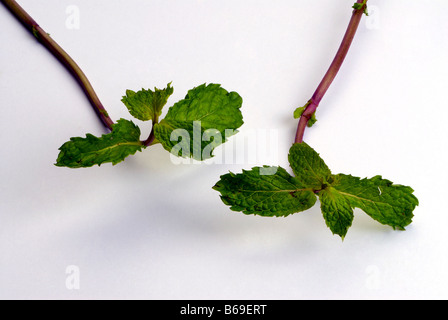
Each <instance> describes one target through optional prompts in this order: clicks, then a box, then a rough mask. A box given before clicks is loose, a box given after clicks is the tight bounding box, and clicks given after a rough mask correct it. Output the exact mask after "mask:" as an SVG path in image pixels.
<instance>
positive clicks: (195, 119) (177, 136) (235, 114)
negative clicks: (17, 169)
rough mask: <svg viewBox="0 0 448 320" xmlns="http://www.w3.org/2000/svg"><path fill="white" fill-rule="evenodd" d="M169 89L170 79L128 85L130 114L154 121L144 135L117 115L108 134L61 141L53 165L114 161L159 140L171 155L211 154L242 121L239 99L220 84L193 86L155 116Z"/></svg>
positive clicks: (199, 156)
mask: <svg viewBox="0 0 448 320" xmlns="http://www.w3.org/2000/svg"><path fill="white" fill-rule="evenodd" d="M172 93H173V88H172V87H171V83H169V84H168V85H167V87H166V88H165V89H157V88H155V89H154V91H152V90H145V89H142V90H140V91H138V92H134V91H132V90H127V92H126V96H124V97H123V99H122V102H123V103H124V104H125V106H126V107H127V108H128V110H129V112H130V114H131V115H133V116H134V117H135V118H137V119H139V120H142V121H148V120H152V122H153V124H152V126H153V127H152V131H151V134H150V136H149V137H148V139H146V140H140V129H139V127H138V126H136V125H135V124H134V123H133V122H132V121H128V120H125V119H120V120H119V121H118V122H117V123H116V124H113V125H112V131H111V133H109V134H105V135H103V136H101V137H95V136H93V135H91V134H87V136H86V138H78V137H76V138H71V139H70V141H68V142H66V143H64V144H63V145H62V147H61V148H60V153H59V156H58V159H57V162H56V166H59V167H69V168H83V167H91V166H93V165H101V164H103V163H107V162H110V163H112V164H113V165H115V164H117V163H119V162H121V161H123V160H124V159H125V158H126V157H127V156H129V155H133V154H135V153H136V152H137V151H142V149H146V148H147V147H149V146H152V145H155V144H158V143H160V144H162V146H163V147H164V148H165V149H166V150H167V151H169V152H171V153H173V154H174V155H176V156H181V157H191V158H194V159H195V160H199V161H202V160H206V159H209V158H211V157H212V156H213V150H214V149H215V148H216V147H217V146H219V145H220V144H222V143H224V142H226V138H227V137H228V136H230V135H231V134H234V133H235V130H236V129H238V128H239V127H240V126H241V125H242V124H243V116H242V114H241V111H240V108H241V106H242V103H243V99H242V98H241V97H240V95H239V94H238V93H236V92H230V93H229V92H228V91H227V90H225V89H224V88H222V87H221V85H219V84H208V85H207V84H202V85H200V86H197V87H195V88H193V89H192V90H190V91H189V92H188V94H187V95H186V97H185V99H183V100H181V101H179V102H177V103H176V104H174V105H173V106H172V107H170V108H169V109H168V113H167V115H166V116H165V118H164V119H162V120H161V121H160V122H159V116H160V115H161V114H162V109H163V107H164V106H165V105H166V103H167V101H168V98H169V97H170V96H171V95H172ZM229 132H230V133H229ZM179 151H180V152H179Z"/></svg>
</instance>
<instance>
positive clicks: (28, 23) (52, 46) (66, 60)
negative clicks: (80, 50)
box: [0, 0, 114, 130]
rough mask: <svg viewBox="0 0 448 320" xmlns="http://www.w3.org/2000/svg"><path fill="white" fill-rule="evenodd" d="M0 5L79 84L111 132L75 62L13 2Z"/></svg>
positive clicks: (109, 122) (92, 91) (99, 102)
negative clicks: (3, 6)
mask: <svg viewBox="0 0 448 320" xmlns="http://www.w3.org/2000/svg"><path fill="white" fill-rule="evenodd" d="M0 2H1V3H3V4H4V5H5V7H6V8H7V9H8V10H9V11H10V12H11V13H12V14H13V15H14V16H15V17H16V18H17V19H18V20H19V21H20V22H21V23H22V24H23V26H24V27H25V28H26V29H27V30H28V31H30V32H31V33H32V34H33V35H34V36H35V37H36V38H37V40H38V41H39V42H40V43H41V44H42V45H43V46H44V47H45V48H47V49H48V50H49V51H50V52H51V53H52V54H53V55H54V56H55V57H56V59H58V60H59V62H61V63H62V64H63V65H64V66H65V67H66V68H67V70H68V71H69V72H70V73H71V74H72V76H73V77H74V78H75V79H76V81H77V82H78V83H79V85H80V86H81V88H82V89H83V91H84V93H85V94H86V96H87V98H88V99H89V102H90V104H91V105H92V107H93V108H94V110H95V112H96V114H97V115H98V117H99V118H100V120H101V122H102V123H103V124H104V126H105V127H106V128H108V129H110V130H112V125H113V123H114V122H113V121H112V119H111V118H110V117H109V115H108V113H107V111H106V109H105V108H104V106H103V104H102V103H101V101H100V99H99V98H98V96H97V94H96V93H95V90H93V87H92V85H91V84H90V82H89V80H88V79H87V77H86V75H85V74H84V72H82V70H81V68H80V67H79V66H78V65H77V64H76V63H75V61H74V60H73V59H72V58H71V57H70V56H69V55H68V54H67V53H66V52H65V51H64V50H63V49H62V48H61V47H60V46H59V45H58V44H57V43H56V42H55V41H54V40H53V39H52V38H51V37H50V36H49V35H48V33H46V32H45V31H44V30H43V29H42V28H41V27H40V26H39V25H38V24H37V22H36V21H34V19H33V18H32V17H31V16H30V15H29V14H28V13H27V12H26V11H25V10H24V9H23V8H22V7H21V6H20V5H19V4H18V3H17V2H16V1H14V0H0Z"/></svg>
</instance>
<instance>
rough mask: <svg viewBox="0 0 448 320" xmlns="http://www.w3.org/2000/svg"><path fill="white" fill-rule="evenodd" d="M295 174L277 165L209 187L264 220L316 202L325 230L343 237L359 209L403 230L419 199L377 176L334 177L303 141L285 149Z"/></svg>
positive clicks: (228, 176) (233, 206)
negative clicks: (268, 170)
mask: <svg viewBox="0 0 448 320" xmlns="http://www.w3.org/2000/svg"><path fill="white" fill-rule="evenodd" d="M289 163H290V166H291V168H292V169H293V172H294V175H295V176H292V175H290V174H289V173H288V172H287V171H286V170H285V169H283V168H281V167H278V168H276V169H277V170H276V173H274V174H273V175H262V174H260V168H259V167H255V168H253V169H252V170H250V171H243V173H241V174H234V173H229V174H226V175H223V176H221V180H220V181H219V182H218V183H216V185H215V186H214V187H213V188H214V189H215V190H217V191H219V192H220V193H221V199H222V201H223V202H224V203H225V204H226V205H229V206H230V209H232V210H233V211H241V212H243V213H245V214H253V215H259V216H265V217H284V216H288V215H290V214H293V213H297V212H301V211H304V210H307V209H310V208H311V207H313V206H314V204H315V203H316V201H317V198H319V200H320V204H321V210H322V214H323V217H324V219H325V222H326V224H327V226H328V227H329V228H330V230H331V231H332V232H333V234H337V235H339V236H340V237H341V238H344V237H345V236H346V234H347V231H348V229H349V228H350V226H351V225H352V221H353V218H354V214H353V209H354V208H359V209H362V210H363V211H364V212H365V213H367V214H368V215H369V216H370V217H372V218H373V219H375V220H377V221H378V222H380V223H382V224H384V225H388V226H391V227H392V228H394V229H399V230H404V229H405V227H406V226H408V225H409V224H410V223H411V222H412V218H413V210H414V209H415V207H416V206H417V205H418V199H417V198H416V197H415V196H414V195H413V192H414V191H413V190H412V188H410V187H406V186H402V185H395V184H393V183H392V182H391V181H389V180H386V179H383V178H382V177H381V176H376V177H373V178H371V179H360V178H357V177H353V176H350V175H345V174H332V173H331V171H330V169H329V168H328V167H327V165H326V164H325V162H324V160H323V159H322V158H321V157H320V156H319V154H318V153H317V152H316V151H315V150H314V149H313V148H311V147H310V146H309V145H308V144H306V143H305V142H303V143H295V144H294V145H293V146H292V147H291V149H290V151H289Z"/></svg>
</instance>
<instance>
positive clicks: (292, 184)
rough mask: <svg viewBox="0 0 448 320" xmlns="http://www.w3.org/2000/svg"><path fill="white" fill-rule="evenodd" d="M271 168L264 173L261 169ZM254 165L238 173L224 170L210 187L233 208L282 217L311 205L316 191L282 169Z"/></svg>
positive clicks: (249, 212)
mask: <svg viewBox="0 0 448 320" xmlns="http://www.w3.org/2000/svg"><path fill="white" fill-rule="evenodd" d="M263 169H267V170H266V171H271V172H275V174H271V175H264V174H262V172H263V171H262V170H263ZM274 169H275V170H272V168H268V167H264V168H261V167H255V168H253V169H252V170H249V171H243V173H241V174H233V173H228V174H226V175H223V176H221V180H220V181H219V182H218V183H217V184H216V185H215V186H214V187H213V189H215V190H217V191H219V192H220V193H221V200H222V201H223V202H224V203H225V204H226V205H229V206H230V209H231V210H233V211H242V212H243V213H245V214H255V215H260V216H267V217H285V216H288V215H290V214H292V213H296V212H300V211H304V210H307V209H309V208H311V207H312V206H313V205H314V204H315V203H316V200H317V198H316V195H315V194H314V193H313V192H312V191H311V190H309V189H307V188H305V187H304V185H303V184H302V183H301V182H300V181H299V180H298V179H296V178H294V177H293V176H291V175H290V174H289V173H288V172H287V171H286V170H285V169H283V168H281V167H275V168H274Z"/></svg>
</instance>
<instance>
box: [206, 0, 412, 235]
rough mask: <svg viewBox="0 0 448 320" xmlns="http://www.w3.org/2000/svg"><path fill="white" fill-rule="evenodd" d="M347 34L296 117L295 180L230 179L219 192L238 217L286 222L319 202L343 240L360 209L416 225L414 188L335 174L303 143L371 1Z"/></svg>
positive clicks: (398, 224) (254, 173) (257, 174)
mask: <svg viewBox="0 0 448 320" xmlns="http://www.w3.org/2000/svg"><path fill="white" fill-rule="evenodd" d="M353 8H354V9H355V10H354V11H353V13H352V18H351V20H350V23H349V26H348V28H347V31H346V33H345V35H344V38H343V40H342V43H341V46H340V47H339V50H338V52H337V53H336V56H335V58H334V60H333V62H332V64H331V65H330V68H329V69H328V71H327V73H326V74H325V76H324V78H323V79H322V81H321V82H320V84H319V86H318V87H317V89H316V91H315V92H314V94H313V96H312V97H311V99H310V100H309V101H308V102H307V103H306V104H305V106H303V107H300V108H297V109H296V110H295V111H294V118H296V119H299V123H298V125H297V132H296V137H295V141H294V144H293V145H292V147H291V148H290V150H289V156H288V159H289V163H290V166H291V168H292V171H293V173H294V176H293V175H290V174H289V173H288V172H287V171H286V170H285V169H283V168H281V167H271V168H270V169H271V171H274V172H275V173H274V174H272V175H270V176H269V175H268V176H267V175H263V174H262V173H261V169H262V168H263V169H264V170H263V172H267V171H269V170H267V169H268V168H266V167H256V168H253V169H252V170H249V171H243V172H242V173H240V174H234V173H229V174H226V175H223V176H221V180H220V181H219V182H218V183H216V185H215V186H214V187H213V188H214V189H215V190H217V191H218V192H220V194H221V199H222V201H223V202H224V203H225V204H226V205H229V206H230V209H231V210H233V211H241V212H243V213H245V214H253V215H259V216H265V217H266V216H268V217H284V216H288V215H290V214H293V213H297V212H301V211H304V210H307V209H309V208H311V207H312V206H314V204H315V203H316V201H317V198H318V199H319V201H320V207H321V211H322V215H323V217H324V220H325V223H326V225H327V226H328V228H329V229H330V230H331V232H332V233H333V234H336V235H339V236H340V237H341V238H342V239H344V238H345V236H346V235H347V231H348V229H349V228H350V227H351V225H352V222H353V219H354V209H355V208H359V209H361V210H363V211H364V212H365V213H367V214H368V215H369V216H370V217H371V218H373V219H374V220H376V221H378V222H380V223H381V224H384V225H388V226H391V227H392V228H394V229H399V230H404V229H405V227H406V226H408V225H409V224H411V223H412V218H413V216H414V214H413V211H414V209H415V208H416V206H417V205H418V203H419V202H418V199H417V198H416V197H415V196H414V195H413V192H414V191H413V190H412V188H410V187H407V186H402V185H398V184H394V183H392V182H391V181H389V180H386V179H383V178H382V177H381V176H375V177H373V178H370V179H367V178H364V179H361V178H358V177H354V176H351V175H346V174H333V173H332V172H331V170H330V169H329V168H328V166H327V165H326V163H325V162H324V160H323V159H322V158H321V157H320V156H319V154H318V153H317V152H316V151H315V150H314V149H312V148H311V147H310V146H309V145H308V144H306V143H305V142H304V141H303V138H304V132H305V129H306V128H307V127H311V126H312V125H313V124H314V123H315V122H316V117H315V113H316V110H317V108H318V106H319V104H320V102H321V100H322V99H323V97H324V96H325V93H326V92H327V90H328V89H329V87H330V85H331V83H332V82H333V80H334V79H335V77H336V75H337V73H338V71H339V69H340V67H341V65H342V63H343V61H344V60H345V58H346V55H347V53H348V50H349V48H350V46H351V44H352V41H353V38H354V36H355V33H356V30H357V28H358V26H359V23H360V21H361V17H362V16H363V14H364V13H366V14H367V0H364V1H362V0H358V1H357V2H356V3H355V5H354V6H353Z"/></svg>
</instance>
